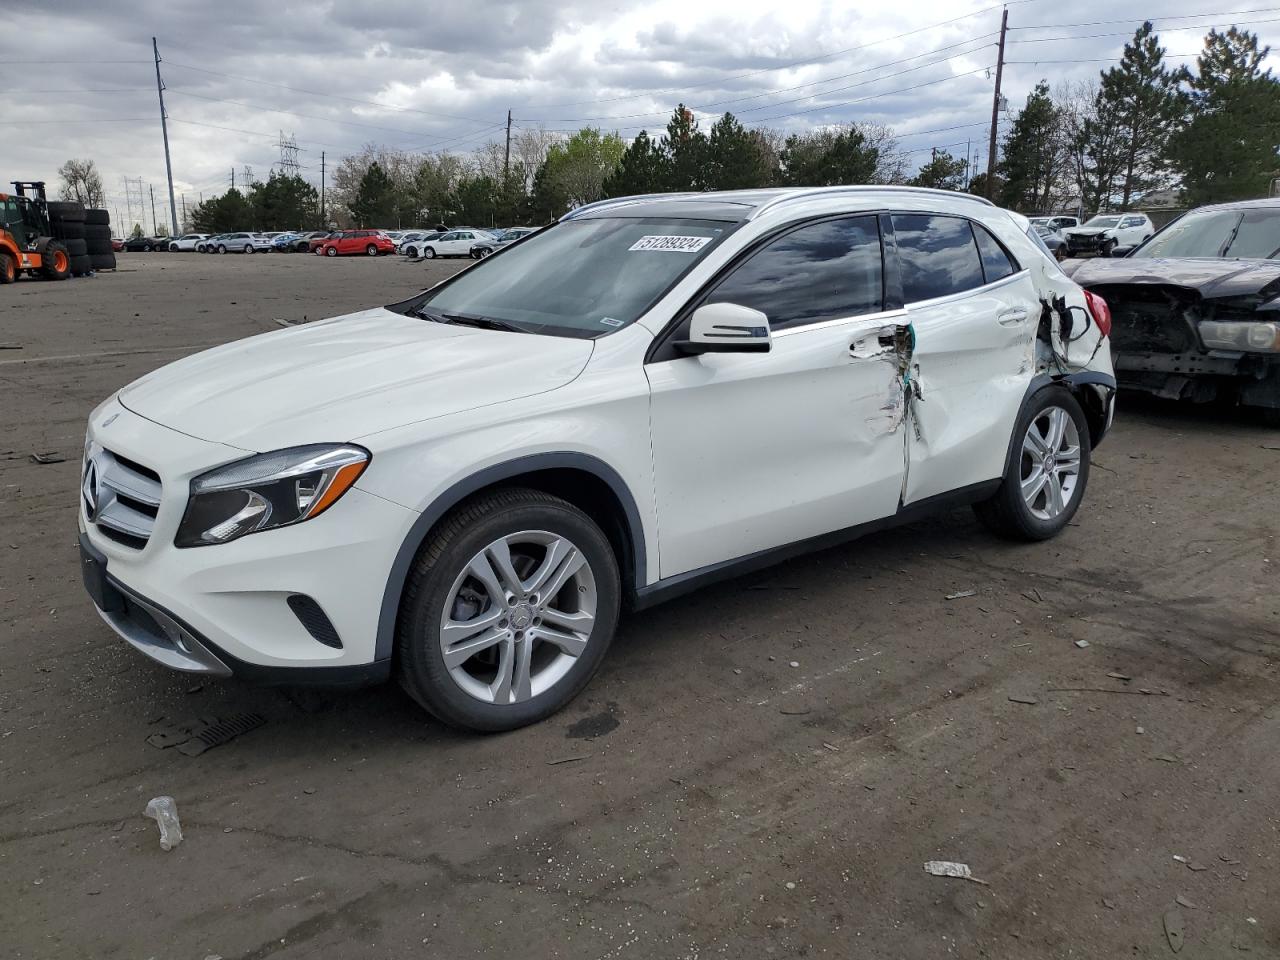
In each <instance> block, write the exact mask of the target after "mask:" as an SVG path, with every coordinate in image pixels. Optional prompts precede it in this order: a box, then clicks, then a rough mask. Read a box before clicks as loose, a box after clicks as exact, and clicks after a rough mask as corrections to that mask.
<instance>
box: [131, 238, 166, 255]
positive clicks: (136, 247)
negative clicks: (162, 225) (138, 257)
mask: <svg viewBox="0 0 1280 960" xmlns="http://www.w3.org/2000/svg"><path fill="white" fill-rule="evenodd" d="M168 244H169V238H168V237H130V238H129V239H128V240H125V241H124V242H123V243H122V244H121V249H122V250H126V251H128V252H129V253H150V252H151V251H152V250H159V251H161V252H164V251H165V250H168V249H169V247H168Z"/></svg>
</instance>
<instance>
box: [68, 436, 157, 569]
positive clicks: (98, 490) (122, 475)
mask: <svg viewBox="0 0 1280 960" xmlns="http://www.w3.org/2000/svg"><path fill="white" fill-rule="evenodd" d="M160 493H161V484H160V474H158V473H156V472H155V471H154V470H152V469H151V468H150V467H145V466H143V465H142V464H140V463H136V462H134V461H133V460H130V459H128V458H127V457H122V456H120V455H119V454H116V453H113V452H112V451H110V450H107V449H104V448H98V449H97V450H95V451H93V453H92V454H91V455H90V456H89V458H88V459H87V460H86V461H85V469H84V479H83V482H82V483H81V485H80V496H81V498H82V499H83V500H84V509H85V515H86V516H87V517H88V518H89V522H90V523H93V524H94V525H95V526H97V528H98V530H99V531H101V533H102V535H103V536H105V537H107V538H109V539H111V540H114V541H115V542H116V543H119V544H122V545H123V546H126V547H131V548H133V549H134V550H141V549H142V548H143V547H145V546H146V545H147V541H148V540H150V539H151V531H152V530H153V529H154V528H155V524H156V514H157V513H159V511H160Z"/></svg>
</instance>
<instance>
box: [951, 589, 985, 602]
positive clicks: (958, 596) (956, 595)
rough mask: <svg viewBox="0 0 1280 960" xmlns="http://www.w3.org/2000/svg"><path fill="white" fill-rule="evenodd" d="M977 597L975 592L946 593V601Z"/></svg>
mask: <svg viewBox="0 0 1280 960" xmlns="http://www.w3.org/2000/svg"><path fill="white" fill-rule="evenodd" d="M977 595H978V591H977V590H960V591H957V592H956V593H948V594H947V599H948V600H963V599H964V598H965V597H976V596H977Z"/></svg>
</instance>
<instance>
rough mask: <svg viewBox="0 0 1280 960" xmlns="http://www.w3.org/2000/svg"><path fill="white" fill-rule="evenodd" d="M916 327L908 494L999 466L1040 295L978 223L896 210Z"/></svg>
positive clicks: (1027, 373)
mask: <svg viewBox="0 0 1280 960" xmlns="http://www.w3.org/2000/svg"><path fill="white" fill-rule="evenodd" d="M892 220H893V234H894V246H895V247H896V250H897V257H896V262H897V265H898V267H899V270H900V274H901V282H902V290H903V299H904V301H905V303H906V309H907V317H908V319H909V320H910V323H911V327H912V330H913V333H914V341H915V343H914V351H913V354H912V356H911V359H910V370H909V375H908V376H909V389H910V393H909V396H908V402H909V406H910V417H909V420H910V424H909V429H908V430H907V447H908V451H909V453H908V458H907V476H906V482H905V484H904V486H903V491H902V502H903V503H904V504H910V503H915V502H917V501H920V500H925V499H927V498H929V497H933V496H937V495H938V494H942V493H947V492H949V491H952V490H959V489H962V488H964V487H968V486H971V485H973V484H977V483H982V482H984V481H987V480H993V479H995V478H997V477H1000V476H1001V475H1002V474H1003V473H1004V466H1005V456H1006V454H1007V452H1008V449H1009V437H1010V436H1011V435H1012V432H1013V426H1014V421H1015V420H1016V419H1017V416H1018V411H1019V409H1020V407H1021V404H1022V399H1023V397H1024V395H1025V394H1026V391H1027V387H1028V386H1029V385H1030V383H1031V378H1032V376H1033V374H1034V372H1035V363H1034V359H1035V333H1036V329H1037V326H1038V323H1039V319H1040V311H1041V303H1040V297H1039V294H1038V293H1037V290H1036V287H1035V283H1034V281H1033V280H1032V278H1031V276H1030V274H1029V272H1028V271H1026V270H1023V269H1021V267H1020V266H1019V265H1018V264H1017V263H1016V262H1015V261H1014V259H1013V257H1012V255H1010V254H1009V253H1008V252H1007V251H1006V250H1005V249H1004V247H1003V246H1002V245H1001V244H1000V243H999V242H998V241H997V240H996V239H995V237H994V236H993V235H992V234H991V233H990V232H989V231H988V230H987V229H986V228H985V227H983V226H982V225H981V224H979V223H974V222H972V221H970V220H968V219H966V218H964V217H954V216H943V215H938V214H915V213H912V214H894V216H893V218H892Z"/></svg>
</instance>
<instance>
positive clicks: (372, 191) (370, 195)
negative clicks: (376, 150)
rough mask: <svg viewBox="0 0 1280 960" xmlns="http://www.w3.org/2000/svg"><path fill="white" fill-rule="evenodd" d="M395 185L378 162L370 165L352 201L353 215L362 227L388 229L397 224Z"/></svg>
mask: <svg viewBox="0 0 1280 960" xmlns="http://www.w3.org/2000/svg"><path fill="white" fill-rule="evenodd" d="M395 212H396V194H395V184H394V183H393V182H392V180H391V178H390V177H389V176H387V173H386V171H385V170H383V169H382V164H380V163H378V162H377V161H376V160H375V161H374V162H373V163H371V164H369V169H368V170H366V171H365V174H364V176H363V177H362V178H361V180H360V186H359V187H358V188H357V189H356V195H355V197H354V198H353V199H352V201H351V215H352V216H353V217H354V218H355V221H356V223H357V224H358V225H359V226H362V227H387V226H390V225H391V224H393V223H394V222H395Z"/></svg>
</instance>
